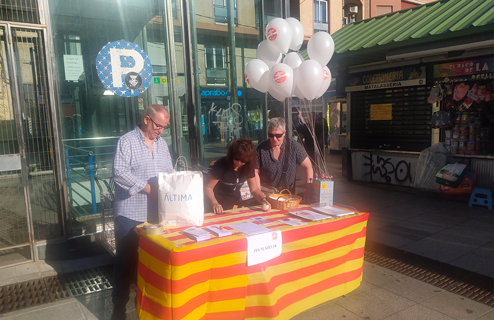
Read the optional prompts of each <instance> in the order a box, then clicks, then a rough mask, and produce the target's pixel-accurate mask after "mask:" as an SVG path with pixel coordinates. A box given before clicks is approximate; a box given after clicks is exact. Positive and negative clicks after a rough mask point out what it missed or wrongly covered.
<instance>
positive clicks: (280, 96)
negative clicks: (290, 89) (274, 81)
mask: <svg viewBox="0 0 494 320" xmlns="http://www.w3.org/2000/svg"><path fill="white" fill-rule="evenodd" d="M268 92H269V94H270V95H271V96H272V97H273V98H275V99H276V100H278V101H281V102H283V101H285V99H286V96H285V95H283V94H282V93H279V92H278V91H276V89H275V88H273V87H270V88H269V91H268Z"/></svg>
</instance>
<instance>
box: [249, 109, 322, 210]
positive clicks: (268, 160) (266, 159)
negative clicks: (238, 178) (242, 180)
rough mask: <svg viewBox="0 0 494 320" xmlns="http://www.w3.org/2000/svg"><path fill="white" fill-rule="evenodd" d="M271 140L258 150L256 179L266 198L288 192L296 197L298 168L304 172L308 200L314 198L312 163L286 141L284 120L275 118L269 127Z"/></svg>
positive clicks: (295, 145) (298, 147)
mask: <svg viewBox="0 0 494 320" xmlns="http://www.w3.org/2000/svg"><path fill="white" fill-rule="evenodd" d="M268 136H269V139H268V140H265V141H263V142H261V143H259V145H258V146H257V164H256V179H257V180H258V181H259V182H260V185H261V190H262V191H263V192H264V193H266V194H268V195H269V194H272V193H278V192H280V191H281V190H282V189H288V190H290V192H291V193H293V194H295V175H296V169H297V165H300V166H301V167H302V168H303V169H304V172H305V199H306V200H307V201H311V198H312V178H313V177H312V176H313V174H314V172H313V170H312V163H311V161H310V159H309V157H308V156H307V152H305V150H304V148H303V147H302V146H301V145H300V144H299V143H298V142H297V141H294V140H291V139H289V138H287V137H286V125H285V120H283V119H282V118H273V119H271V120H269V125H268Z"/></svg>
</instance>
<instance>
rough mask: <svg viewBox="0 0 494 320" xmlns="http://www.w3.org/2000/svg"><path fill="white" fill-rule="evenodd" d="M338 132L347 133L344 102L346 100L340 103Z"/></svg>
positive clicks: (345, 105)
mask: <svg viewBox="0 0 494 320" xmlns="http://www.w3.org/2000/svg"><path fill="white" fill-rule="evenodd" d="M340 133H347V104H346V102H343V103H341V111H340Z"/></svg>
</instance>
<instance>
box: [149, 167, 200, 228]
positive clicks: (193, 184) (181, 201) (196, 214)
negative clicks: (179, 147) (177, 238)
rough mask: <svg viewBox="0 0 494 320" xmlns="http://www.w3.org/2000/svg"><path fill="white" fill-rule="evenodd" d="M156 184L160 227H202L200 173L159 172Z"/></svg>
mask: <svg viewBox="0 0 494 320" xmlns="http://www.w3.org/2000/svg"><path fill="white" fill-rule="evenodd" d="M178 161H179V160H177V163H178ZM176 167H177V165H176V164H175V170H176ZM158 182H159V200H158V211H159V221H160V225H167V226H202V224H203V222H204V189H203V188H204V187H203V177H202V172H201V171H175V172H174V173H164V172H161V173H160V174H159V175H158Z"/></svg>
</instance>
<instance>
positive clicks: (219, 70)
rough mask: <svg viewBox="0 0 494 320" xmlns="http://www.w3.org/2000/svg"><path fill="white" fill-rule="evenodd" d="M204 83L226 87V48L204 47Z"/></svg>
mask: <svg viewBox="0 0 494 320" xmlns="http://www.w3.org/2000/svg"><path fill="white" fill-rule="evenodd" d="M206 83H207V84H208V85H221V86H227V85H228V69H227V56H226V47H209V46H206Z"/></svg>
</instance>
